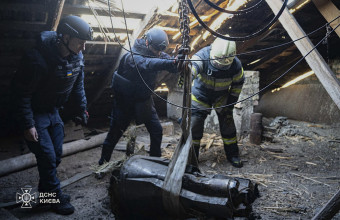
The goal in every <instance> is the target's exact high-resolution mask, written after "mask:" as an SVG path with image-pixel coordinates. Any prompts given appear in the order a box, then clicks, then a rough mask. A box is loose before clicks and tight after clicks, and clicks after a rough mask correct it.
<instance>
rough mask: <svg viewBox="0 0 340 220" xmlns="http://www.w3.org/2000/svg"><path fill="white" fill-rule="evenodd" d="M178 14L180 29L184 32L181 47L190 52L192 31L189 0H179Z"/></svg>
mask: <svg viewBox="0 0 340 220" xmlns="http://www.w3.org/2000/svg"><path fill="white" fill-rule="evenodd" d="M178 14H179V25H180V26H179V29H180V32H181V34H182V46H181V48H183V49H184V51H185V53H186V54H188V53H189V52H190V47H189V40H190V39H189V38H190V36H189V33H190V27H189V23H190V19H189V16H188V14H189V7H188V3H187V0H182V1H180V2H179V7H178Z"/></svg>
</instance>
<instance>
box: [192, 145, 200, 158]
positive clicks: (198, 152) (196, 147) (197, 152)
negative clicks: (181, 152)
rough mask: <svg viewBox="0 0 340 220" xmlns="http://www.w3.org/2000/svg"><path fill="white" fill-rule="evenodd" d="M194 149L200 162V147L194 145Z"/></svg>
mask: <svg viewBox="0 0 340 220" xmlns="http://www.w3.org/2000/svg"><path fill="white" fill-rule="evenodd" d="M193 147H194V151H195V155H196V158H197V161H198V157H199V155H200V145H195V144H194V145H193Z"/></svg>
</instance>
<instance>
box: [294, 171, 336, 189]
mask: <svg viewBox="0 0 340 220" xmlns="http://www.w3.org/2000/svg"><path fill="white" fill-rule="evenodd" d="M291 174H293V175H295V176H298V177H302V178H304V179H307V180H311V181H313V182H316V183H320V184H324V185H326V186H330V185H328V184H327V183H323V182H320V181H317V180H315V179H312V178H309V177H306V176H302V175H299V174H297V173H291Z"/></svg>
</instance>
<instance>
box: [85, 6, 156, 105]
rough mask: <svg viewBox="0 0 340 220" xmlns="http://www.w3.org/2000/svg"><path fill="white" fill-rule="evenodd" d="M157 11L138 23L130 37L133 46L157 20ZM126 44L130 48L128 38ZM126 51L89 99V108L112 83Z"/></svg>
mask: <svg viewBox="0 0 340 220" xmlns="http://www.w3.org/2000/svg"><path fill="white" fill-rule="evenodd" d="M156 13H157V10H156V9H151V11H150V13H148V14H147V15H146V16H145V18H144V19H143V20H142V21H141V22H140V24H139V25H138V29H136V30H135V31H134V32H133V34H132V36H131V37H130V42H131V46H133V44H134V41H135V40H136V39H137V38H139V37H140V36H142V35H143V34H144V32H145V31H146V30H147V29H148V28H149V27H150V26H151V25H152V24H153V23H152V22H154V20H155V17H156V15H157V14H156ZM124 45H125V48H126V49H129V46H128V45H129V42H128V40H126V41H125V43H124ZM125 53H127V52H126V50H124V49H121V51H120V53H119V56H118V58H117V60H116V62H115V64H114V65H112V67H111V68H110V69H109V71H108V73H107V74H106V77H104V79H103V80H102V82H101V83H100V85H99V86H98V89H97V92H96V93H95V94H94V95H93V98H92V99H91V100H88V103H89V104H88V108H90V107H91V105H92V104H93V103H95V102H96V101H97V100H98V99H99V97H100V96H101V94H102V93H103V92H104V90H105V89H106V88H107V87H108V86H109V84H110V83H111V78H112V75H113V72H114V71H115V70H116V69H117V68H118V65H119V61H120V59H121V58H122V57H123V56H124V54H125Z"/></svg>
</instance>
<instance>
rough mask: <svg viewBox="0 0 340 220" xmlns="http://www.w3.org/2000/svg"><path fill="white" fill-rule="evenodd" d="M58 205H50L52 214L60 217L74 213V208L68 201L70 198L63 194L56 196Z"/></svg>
mask: <svg viewBox="0 0 340 220" xmlns="http://www.w3.org/2000/svg"><path fill="white" fill-rule="evenodd" d="M57 198H58V199H59V201H60V203H53V204H51V208H52V210H53V211H54V212H56V213H57V214H60V215H70V214H72V213H73V212H74V207H73V206H72V205H71V203H70V201H68V199H71V198H70V196H68V195H65V194H60V195H59V196H57Z"/></svg>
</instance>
